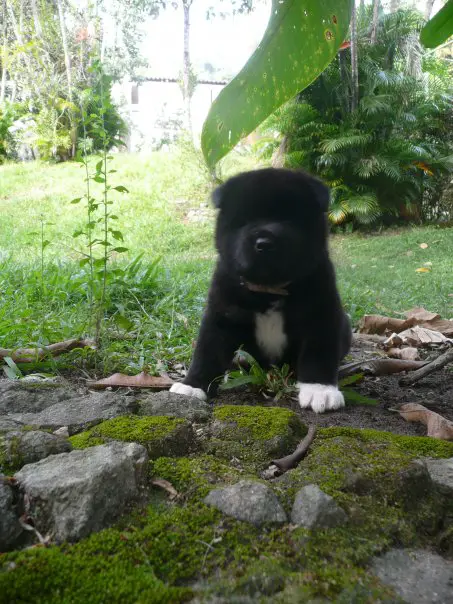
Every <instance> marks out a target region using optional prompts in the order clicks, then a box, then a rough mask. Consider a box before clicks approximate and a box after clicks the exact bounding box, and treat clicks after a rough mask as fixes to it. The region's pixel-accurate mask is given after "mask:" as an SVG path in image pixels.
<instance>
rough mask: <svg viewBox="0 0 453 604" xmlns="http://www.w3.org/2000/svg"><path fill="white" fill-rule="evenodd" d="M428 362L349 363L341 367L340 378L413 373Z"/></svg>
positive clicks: (399, 360)
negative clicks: (358, 373)
mask: <svg viewBox="0 0 453 604" xmlns="http://www.w3.org/2000/svg"><path fill="white" fill-rule="evenodd" d="M426 364H427V363H426V361H405V360H403V359H371V360H367V361H357V362H354V363H348V364H347V365H343V366H342V367H340V369H339V372H338V377H339V378H340V379H341V378H345V377H348V376H349V375H353V374H354V373H357V372H361V373H365V374H366V375H375V376H380V375H390V374H392V373H400V372H401V371H413V370H415V369H420V368H421V367H424V366H425V365H426Z"/></svg>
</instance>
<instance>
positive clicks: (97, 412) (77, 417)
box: [11, 392, 137, 434]
mask: <svg viewBox="0 0 453 604" xmlns="http://www.w3.org/2000/svg"><path fill="white" fill-rule="evenodd" d="M136 410H137V402H136V399H135V398H134V397H130V396H124V395H120V394H116V393H114V392H91V393H90V394H87V395H85V396H79V397H77V398H72V399H70V400H66V401H64V402H60V403H56V404H54V405H52V406H50V407H47V408H46V409H44V410H43V411H40V412H39V413H21V414H12V415H11V417H12V418H13V419H17V420H19V421H21V422H23V423H25V424H29V425H32V426H35V427H39V428H51V429H57V428H60V427H62V426H67V428H68V431H69V434H75V433H76V432H80V431H81V430H85V429H86V428H89V427H90V426H93V425H95V424H97V423H99V422H100V421H102V420H103V419H110V418H112V417H118V416H119V415H128V414H129V413H135V411H136Z"/></svg>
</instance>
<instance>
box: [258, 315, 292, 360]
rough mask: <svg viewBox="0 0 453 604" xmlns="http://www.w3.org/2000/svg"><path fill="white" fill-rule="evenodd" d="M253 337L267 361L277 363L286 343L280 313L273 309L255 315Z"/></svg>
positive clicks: (286, 339)
mask: <svg viewBox="0 0 453 604" xmlns="http://www.w3.org/2000/svg"><path fill="white" fill-rule="evenodd" d="M255 337H256V341H257V344H258V346H259V347H260V348H261V350H262V351H263V352H264V354H265V355H266V356H267V357H268V358H269V360H270V361H273V362H276V361H278V360H279V359H280V357H281V356H282V355H283V351H284V350H285V348H286V344H287V342H288V338H287V337H286V333H285V330H284V325H283V315H282V313H281V312H279V311H278V310H273V309H270V310H268V311H266V312H265V313H257V314H256V315H255Z"/></svg>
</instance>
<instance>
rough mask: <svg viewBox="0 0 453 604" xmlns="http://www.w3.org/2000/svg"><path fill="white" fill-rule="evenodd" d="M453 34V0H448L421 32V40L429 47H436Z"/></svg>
mask: <svg viewBox="0 0 453 604" xmlns="http://www.w3.org/2000/svg"><path fill="white" fill-rule="evenodd" d="M450 36H453V0H448V2H447V4H446V5H445V6H443V7H442V8H441V9H440V11H439V12H438V13H436V14H435V15H434V17H433V18H432V19H431V20H430V21H428V23H427V24H426V25H425V27H424V28H423V29H422V31H421V33H420V40H421V42H422V44H423V45H424V46H426V47H427V48H436V46H440V44H442V43H443V42H445V41H446V40H448V38H449V37H450Z"/></svg>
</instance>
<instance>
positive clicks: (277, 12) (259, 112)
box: [201, 0, 352, 167]
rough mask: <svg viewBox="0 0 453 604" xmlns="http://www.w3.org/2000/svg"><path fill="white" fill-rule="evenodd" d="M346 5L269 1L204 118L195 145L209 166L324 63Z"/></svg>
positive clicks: (332, 51) (340, 30) (338, 40)
mask: <svg viewBox="0 0 453 604" xmlns="http://www.w3.org/2000/svg"><path fill="white" fill-rule="evenodd" d="M351 7H352V1H351V0H323V2H320V1H319V0H273V1H272V12H271V16H270V19H269V23H268V26H267V29H266V32H265V34H264V37H263V39H262V40H261V43H260V44H259V46H258V48H257V49H256V51H255V52H254V53H253V55H252V56H251V57H250V59H249V60H248V62H247V64H246V65H245V67H244V68H243V69H242V71H241V72H240V73H239V74H238V75H237V76H236V77H235V78H234V79H233V80H232V81H231V82H230V83H229V84H228V86H226V87H225V88H224V89H223V90H222V92H221V93H220V94H219V96H218V97H217V99H216V100H215V101H214V103H213V104H212V106H211V109H210V111H209V114H208V117H207V118H206V121H205V123H204V126H203V132H202V138H201V145H202V149H203V154H204V157H205V159H206V162H207V163H208V165H209V166H210V167H213V166H214V165H215V164H216V163H217V162H218V161H219V160H220V159H221V158H222V157H224V156H225V155H226V154H227V153H228V152H229V151H231V149H232V148H233V147H234V146H235V145H236V143H238V142H239V140H241V138H243V137H244V136H247V135H248V134H250V132H252V131H253V130H255V128H256V127H257V126H259V124H261V122H263V121H264V120H265V119H266V118H267V117H268V116H269V115H270V114H271V113H273V112H274V111H275V110H276V109H278V107H280V106H281V105H283V103H285V102H286V101H288V100H289V99H291V98H292V97H293V96H295V95H296V94H297V93H298V92H300V91H301V90H303V89H304V88H306V87H307V86H308V85H309V84H311V83H312V82H313V80H315V79H316V78H317V77H318V75H319V74H320V73H321V72H322V71H323V70H324V69H325V68H326V67H327V65H328V64H329V63H330V62H331V61H332V59H333V58H334V56H335V55H336V53H337V51H338V49H339V48H340V46H341V44H342V42H343V40H344V38H345V36H346V33H347V31H348V27H349V21H350V17H351Z"/></svg>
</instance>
